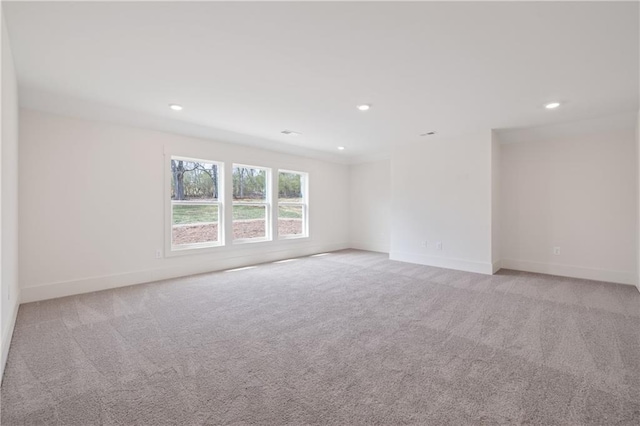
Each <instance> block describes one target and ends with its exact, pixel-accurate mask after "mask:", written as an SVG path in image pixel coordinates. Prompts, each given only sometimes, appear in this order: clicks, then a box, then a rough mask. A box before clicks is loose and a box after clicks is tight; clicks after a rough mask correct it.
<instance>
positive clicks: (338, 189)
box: [20, 109, 349, 302]
mask: <svg viewBox="0 0 640 426" xmlns="http://www.w3.org/2000/svg"><path fill="white" fill-rule="evenodd" d="M165 151H167V152H171V153H173V154H175V155H183V156H187V157H194V158H204V159H211V160H217V161H224V162H226V165H227V166H230V165H231V163H233V162H238V163H243V164H250V165H258V166H266V167H273V168H285V169H290V170H299V171H307V172H309V177H310V190H309V192H310V200H309V204H310V212H309V217H310V238H309V239H305V240H286V241H285V240H283V241H273V242H264V243H254V244H243V245H233V246H227V247H220V248H217V249H215V250H213V252H208V253H207V254H195V253H194V254H193V255H186V256H174V257H164V258H162V259H156V258H155V253H156V250H157V249H162V248H163V243H164V234H165V232H167V230H166V229H165V222H164V211H165V208H164V207H165V204H164V203H165V202H167V199H166V197H165V196H166V192H167V188H166V187H165V182H166V181H165V170H164V164H165V163H164V153H165ZM348 180H349V172H348V167H347V166H345V165H338V164H332V163H327V162H322V161H318V160H312V159H308V158H303V157H296V156H290V155H286V154H281V153H276V152H270V151H266V150H260V149H257V148H250V147H243V146H239V145H233V144H225V143H218V142H213V141H208V140H202V139H195V138H190V137H185V136H178V135H174V134H169V133H163V132H157V131H151V130H144V129H137V128H132V127H126V126H121V125H115V124H109V123H103V122H96V121H88V120H82V119H74V118H67V117H63V116H58V115H53V114H50V113H43V112H37V111H33V110H24V109H23V110H21V115H20V209H21V216H20V229H21V232H20V285H21V287H22V296H23V301H24V302H28V301H33V300H40V299H47V298H51V297H57V296H63V295H68V294H75V293H81V292H88V291H94V290H97V289H104V288H110V287H115V286H122V285H129V284H135V283H140V282H147V281H152V280H157V279H164V278H169V277H175V276H182V275H188V274H194V273H200V272H206V271H212V270H218V269H226V268H231V267H238V266H243V265H248V264H255V263H259V262H266V261H271V260H278V259H283V258H287V257H292V256H297V255H304V254H311V253H317V252H321V251H327V250H336V249H341V248H346V247H348V190H349V184H348Z"/></svg>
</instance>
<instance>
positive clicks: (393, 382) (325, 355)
mask: <svg viewBox="0 0 640 426" xmlns="http://www.w3.org/2000/svg"><path fill="white" fill-rule="evenodd" d="M1 402H2V425H7V426H9V425H22V424H47V425H50V424H64V425H83V426H87V425H93V424H122V425H163V424H174V425H200V424H269V425H271V424H272V425H283V424H307V423H313V424H339V425H347V424H348V425H354V424H385V425H392V424H407V423H408V424H433V425H442V424H453V425H464V424H541V425H551V424H563V425H566V424H575V425H583V424H598V425H605V424H606V425H618V424H628V425H639V424H640V293H638V291H637V290H636V289H635V288H633V287H631V286H622V285H614V284H605V283H598V282H590V281H583V280H576V279H568V278H558V277H551V276H544V275H536V274H529V273H521V272H513V271H501V272H500V273H499V274H498V275H495V276H485V275H478V274H472V273H466V272H458V271H451V270H446V269H439V268H432V267H426V266H419V265H412V264H407V263H400V262H393V261H389V260H388V259H387V257H386V256H385V255H381V254H375V253H369V252H362V251H355V250H348V251H341V252H335V253H330V254H328V255H325V256H316V257H306V258H300V259H298V260H295V261H290V262H283V263H272V264H264V265H258V266H257V267H255V268H253V269H245V270H239V271H234V272H219V273H212V274H206V275H199V276H194V277H187V278H181V279H175V280H169V281H163V282H158V283H151V284H143V285H138V286H133V287H126V288H120V289H116V290H109V291H103V292H98V293H91V294H85V295H79V296H73V297H67V298H63V299H56V300H51V301H46V302H39V303H31V304H26V305H22V306H21V307H20V311H19V314H18V322H17V325H16V330H15V334H14V336H13V344H12V347H11V352H10V354H9V361H8V364H7V367H6V373H5V377H4V383H3V385H2V401H1Z"/></svg>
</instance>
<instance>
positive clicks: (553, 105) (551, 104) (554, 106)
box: [544, 102, 560, 109]
mask: <svg viewBox="0 0 640 426" xmlns="http://www.w3.org/2000/svg"><path fill="white" fill-rule="evenodd" d="M559 106H560V102H551V103H548V104H546V105H545V106H544V107H545V108H546V109H554V108H558V107H559Z"/></svg>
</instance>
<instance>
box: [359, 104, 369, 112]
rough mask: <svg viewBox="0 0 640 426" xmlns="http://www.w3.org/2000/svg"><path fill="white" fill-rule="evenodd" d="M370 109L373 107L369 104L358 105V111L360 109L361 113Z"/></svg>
mask: <svg viewBox="0 0 640 426" xmlns="http://www.w3.org/2000/svg"><path fill="white" fill-rule="evenodd" d="M369 108H371V105H369V104H362V105H358V109H359V110H360V111H368V110H369Z"/></svg>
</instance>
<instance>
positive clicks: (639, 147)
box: [636, 111, 640, 291]
mask: <svg viewBox="0 0 640 426" xmlns="http://www.w3.org/2000/svg"><path fill="white" fill-rule="evenodd" d="M636 155H637V157H636V160H637V161H636V171H637V173H638V174H637V176H638V209H637V211H636V217H637V219H638V235H637V241H636V247H637V262H638V270H637V273H638V276H637V281H636V286H637V287H638V291H640V111H638V118H637V120H636Z"/></svg>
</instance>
